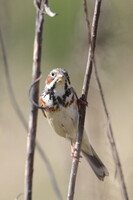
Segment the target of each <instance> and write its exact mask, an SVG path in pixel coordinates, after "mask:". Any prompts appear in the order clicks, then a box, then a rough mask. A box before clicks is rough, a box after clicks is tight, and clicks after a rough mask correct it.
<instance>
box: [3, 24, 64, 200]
mask: <svg viewBox="0 0 133 200" xmlns="http://www.w3.org/2000/svg"><path fill="white" fill-rule="evenodd" d="M0 46H1V52H2V58H3V65H4V72H5V73H4V74H5V78H6V83H7V90H8V94H9V99H10V100H11V104H12V107H13V109H14V111H15V112H16V114H17V116H18V119H19V120H20V122H21V123H22V125H23V126H24V128H25V130H26V131H27V130H28V124H27V121H26V119H25V117H24V115H23V113H22V110H21V109H20V106H19V104H18V102H17V99H16V96H15V93H14V90H13V86H12V81H11V76H10V72H9V63H8V59H7V53H6V48H5V43H4V39H3V34H2V31H1V28H0ZM30 88H31V87H30ZM36 149H37V151H38V153H39V155H40V157H41V160H42V161H43V163H44V165H45V166H46V168H47V172H48V175H49V177H50V180H51V184H52V187H53V190H54V192H55V195H56V198H57V200H62V199H63V198H62V195H61V192H60V190H59V187H58V184H57V181H56V178H55V175H54V171H53V169H52V167H51V164H50V162H49V160H48V158H47V156H46V154H45V153H44V151H43V149H42V147H41V146H40V144H39V142H38V141H36ZM21 194H22V193H21ZM19 196H20V194H19V195H18V196H17V197H16V198H19Z"/></svg>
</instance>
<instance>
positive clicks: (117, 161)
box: [83, 0, 129, 200]
mask: <svg viewBox="0 0 133 200" xmlns="http://www.w3.org/2000/svg"><path fill="white" fill-rule="evenodd" d="M83 1H84V12H85V16H86V23H87V27H88V35H89V43H90V38H91V36H90V33H91V27H90V26H89V24H90V20H89V15H88V9H87V2H86V0H83ZM93 64H94V73H95V77H96V81H97V85H98V88H99V91H100V96H101V100H102V104H103V108H104V112H105V115H106V118H107V122H108V131H107V134H108V139H109V143H110V145H111V150H112V154H113V158H114V162H115V165H116V169H117V171H118V172H119V176H120V184H121V188H122V191H123V194H124V199H125V200H128V199H129V197H128V192H127V187H126V183H125V179H124V174H123V170H122V165H121V161H120V158H119V154H118V151H117V147H116V142H115V138H114V132H113V128H112V124H111V120H110V115H109V111H108V108H107V104H106V101H105V97H104V93H103V89H102V85H101V82H100V78H99V75H98V71H97V66H96V60H95V56H94V59H93Z"/></svg>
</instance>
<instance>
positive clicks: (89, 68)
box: [67, 0, 101, 200]
mask: <svg viewBox="0 0 133 200" xmlns="http://www.w3.org/2000/svg"><path fill="white" fill-rule="evenodd" d="M100 7H101V1H98V0H96V1H95V9H94V15H93V20H92V29H91V44H90V46H89V51H88V60H87V66H86V72H85V77H84V83H83V89H82V96H81V98H82V100H83V101H85V102H86V101H87V95H88V90H89V83H90V78H91V73H92V66H93V58H94V53H95V46H96V38H97V29H98V21H99V15H100ZM85 114H86V105H85V104H81V109H80V116H79V126H78V135H77V139H76V144H75V149H77V151H75V157H76V158H77V159H75V158H73V161H72V168H71V174H70V180H69V187H68V195H67V200H73V198H74V189H75V183H76V176H77V170H78V163H79V157H80V149H81V143H82V136H83V131H84V122H85Z"/></svg>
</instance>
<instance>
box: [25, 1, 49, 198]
mask: <svg viewBox="0 0 133 200" xmlns="http://www.w3.org/2000/svg"><path fill="white" fill-rule="evenodd" d="M36 3H37V6H38V8H37V9H36V27H35V40H34V52H33V66H32V82H33V83H34V82H35V81H36V80H37V79H38V78H39V76H40V63H41V51H42V32H43V22H44V13H45V12H46V13H47V14H49V13H50V14H51V13H52V12H51V11H50V10H48V11H47V10H46V7H48V6H47V5H48V1H47V0H38V1H36ZM50 14H49V15H50ZM38 98H39V81H38V82H37V83H36V84H34V85H33V87H32V99H33V101H34V102H35V103H38ZM37 114H38V108H37V107H36V106H35V105H33V104H32V105H31V112H30V116H29V131H28V137H27V158H26V166H25V190H24V200H32V183H33V164H34V151H35V139H36V128H37Z"/></svg>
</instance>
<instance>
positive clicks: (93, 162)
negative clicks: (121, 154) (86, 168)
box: [82, 146, 109, 181]
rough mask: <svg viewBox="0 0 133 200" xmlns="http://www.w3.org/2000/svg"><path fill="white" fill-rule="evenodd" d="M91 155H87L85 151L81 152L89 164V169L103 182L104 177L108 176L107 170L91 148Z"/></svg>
mask: <svg viewBox="0 0 133 200" xmlns="http://www.w3.org/2000/svg"><path fill="white" fill-rule="evenodd" d="M91 150H92V155H89V154H87V153H86V152H85V151H83V150H82V153H83V155H84V156H85V158H86V159H87V161H88V162H89V164H90V166H91V168H92V169H93V171H94V173H95V174H96V176H97V177H98V178H99V179H100V180H101V181H103V180H104V177H105V176H108V175H109V172H108V170H107V168H106V167H105V166H104V164H103V163H102V161H101V160H100V158H99V157H98V155H97V154H96V152H95V151H94V149H93V147H92V146H91Z"/></svg>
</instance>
